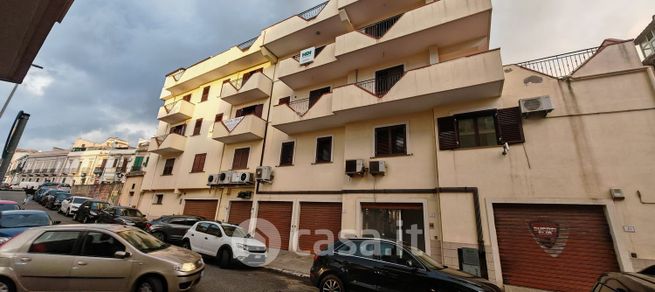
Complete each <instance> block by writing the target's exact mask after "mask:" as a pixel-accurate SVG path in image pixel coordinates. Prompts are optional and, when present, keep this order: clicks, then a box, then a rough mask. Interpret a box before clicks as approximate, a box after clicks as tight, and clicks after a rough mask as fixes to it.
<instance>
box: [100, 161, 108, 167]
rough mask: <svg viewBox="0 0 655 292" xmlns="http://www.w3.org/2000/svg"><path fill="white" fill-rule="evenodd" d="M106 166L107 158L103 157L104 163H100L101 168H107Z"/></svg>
mask: <svg viewBox="0 0 655 292" xmlns="http://www.w3.org/2000/svg"><path fill="white" fill-rule="evenodd" d="M105 166H107V159H103V160H102V163H101V164H100V167H101V168H105Z"/></svg>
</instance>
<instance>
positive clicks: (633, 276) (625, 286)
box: [592, 266, 655, 292]
mask: <svg viewBox="0 0 655 292" xmlns="http://www.w3.org/2000/svg"><path fill="white" fill-rule="evenodd" d="M592 291H593V292H633V291H634V292H642V291H644V292H645V291H655V266H650V267H648V268H646V269H644V270H642V271H641V272H639V273H621V272H611V273H605V274H603V275H602V276H600V277H599V278H598V281H597V282H596V285H595V286H594V289H592Z"/></svg>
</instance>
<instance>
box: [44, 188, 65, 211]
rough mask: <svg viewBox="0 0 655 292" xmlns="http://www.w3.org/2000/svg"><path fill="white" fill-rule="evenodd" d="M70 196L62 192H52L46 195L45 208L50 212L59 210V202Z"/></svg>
mask: <svg viewBox="0 0 655 292" xmlns="http://www.w3.org/2000/svg"><path fill="white" fill-rule="evenodd" d="M70 196H71V194H70V193H68V192H64V191H59V190H57V191H54V192H52V193H51V194H50V195H48V200H47V201H46V202H45V207H46V208H48V209H50V210H59V208H60V207H61V202H62V201H63V200H65V199H67V198H69V197H70Z"/></svg>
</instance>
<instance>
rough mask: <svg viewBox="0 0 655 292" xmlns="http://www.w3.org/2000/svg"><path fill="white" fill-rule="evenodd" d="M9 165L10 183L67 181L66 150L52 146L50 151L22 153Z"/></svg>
mask: <svg viewBox="0 0 655 292" xmlns="http://www.w3.org/2000/svg"><path fill="white" fill-rule="evenodd" d="M23 154H24V155H22V157H21V158H19V159H17V160H16V161H15V162H16V163H14V164H13V165H11V166H10V168H9V172H8V174H9V175H10V176H11V182H10V184H19V183H21V182H39V183H42V182H57V183H68V184H70V181H69V180H67V173H66V168H65V165H66V161H67V160H68V150H67V149H61V148H53V149H52V150H50V151H39V152H31V151H27V153H25V152H24V153H23Z"/></svg>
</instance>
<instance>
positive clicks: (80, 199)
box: [73, 198, 88, 204]
mask: <svg viewBox="0 0 655 292" xmlns="http://www.w3.org/2000/svg"><path fill="white" fill-rule="evenodd" d="M87 200H88V199H87V198H75V199H73V203H75V204H82V203H84V202H86V201H87Z"/></svg>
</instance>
